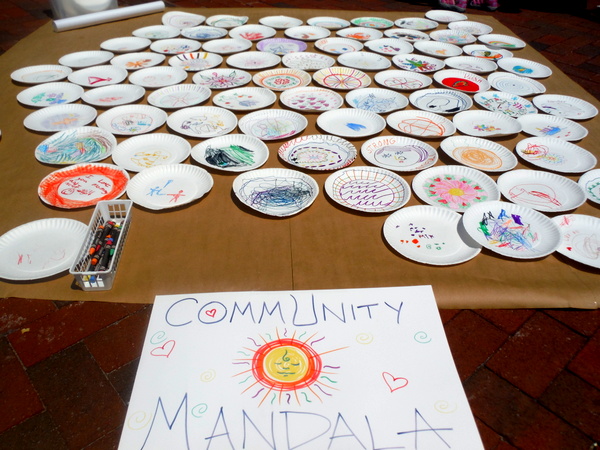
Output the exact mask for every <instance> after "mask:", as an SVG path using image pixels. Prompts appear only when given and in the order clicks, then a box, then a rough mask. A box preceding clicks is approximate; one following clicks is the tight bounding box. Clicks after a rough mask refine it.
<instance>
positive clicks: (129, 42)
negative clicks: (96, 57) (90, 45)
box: [100, 36, 152, 53]
mask: <svg viewBox="0 0 600 450" xmlns="http://www.w3.org/2000/svg"><path fill="white" fill-rule="evenodd" d="M150 44H152V41H151V40H150V39H148V38H142V37H136V36H126V37H116V38H112V39H108V40H106V41H104V42H102V43H101V44H100V48H101V49H102V50H107V51H109V52H113V53H129V52H139V51H141V50H144V49H145V48H148V47H150Z"/></svg>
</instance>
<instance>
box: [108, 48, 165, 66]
mask: <svg viewBox="0 0 600 450" xmlns="http://www.w3.org/2000/svg"><path fill="white" fill-rule="evenodd" d="M164 60H165V55H161V54H158V53H151V52H141V53H125V54H123V55H118V56H115V57H114V58H113V59H111V60H110V63H111V64H112V65H113V66H116V67H122V68H123V69H127V70H138V69H144V68H146V67H153V66H158V65H159V64H161V63H162V62H163V61H164Z"/></svg>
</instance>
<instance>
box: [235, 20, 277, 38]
mask: <svg viewBox="0 0 600 450" xmlns="http://www.w3.org/2000/svg"><path fill="white" fill-rule="evenodd" d="M276 33H277V31H276V30H275V28H272V27H268V26H266V25H254V24H250V25H241V26H239V27H235V28H233V29H232V30H229V36H230V37H232V38H233V39H246V40H248V41H252V42H255V41H260V40H261V39H268V38H272V37H273V36H275V34H276Z"/></svg>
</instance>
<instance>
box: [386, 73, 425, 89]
mask: <svg viewBox="0 0 600 450" xmlns="http://www.w3.org/2000/svg"><path fill="white" fill-rule="evenodd" d="M375 82H376V83H377V84H380V85H381V86H383V87H387V88H390V89H396V90H399V91H414V90H417V89H424V88H426V87H427V86H429V85H430V84H431V83H433V79H431V77H428V76H427V75H424V74H420V73H416V72H409V71H408V70H383V71H381V72H377V73H376V74H375Z"/></svg>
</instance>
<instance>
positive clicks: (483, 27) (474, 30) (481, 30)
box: [448, 20, 493, 36]
mask: <svg viewBox="0 0 600 450" xmlns="http://www.w3.org/2000/svg"><path fill="white" fill-rule="evenodd" d="M448 28H449V29H450V30H455V31H456V30H458V31H464V32H466V33H471V34H472V35H474V36H480V35H482V34H490V33H491V32H492V31H493V28H492V27H490V26H489V25H487V24H485V23H481V22H474V21H472V20H461V21H460V22H452V23H450V24H448Z"/></svg>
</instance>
